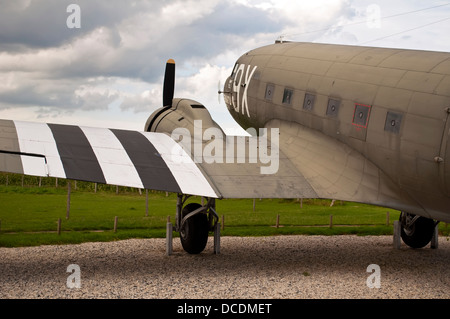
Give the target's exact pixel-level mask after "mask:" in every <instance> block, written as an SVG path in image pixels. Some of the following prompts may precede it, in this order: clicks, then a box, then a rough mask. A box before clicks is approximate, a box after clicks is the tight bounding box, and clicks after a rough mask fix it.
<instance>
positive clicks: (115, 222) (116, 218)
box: [114, 216, 118, 233]
mask: <svg viewBox="0 0 450 319" xmlns="http://www.w3.org/2000/svg"><path fill="white" fill-rule="evenodd" d="M117 221H118V217H117V216H115V217H114V232H115V233H117Z"/></svg>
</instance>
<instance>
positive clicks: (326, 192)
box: [0, 41, 450, 253]
mask: <svg viewBox="0 0 450 319" xmlns="http://www.w3.org/2000/svg"><path fill="white" fill-rule="evenodd" d="M174 81H175V63H174V61H173V60H169V61H168V62H167V64H166V73H165V79H164V87H163V89H164V92H163V107H162V108H160V109H159V110H157V111H155V112H154V113H153V114H152V115H151V116H150V117H149V119H148V120H147V122H146V124H145V127H144V130H143V131H144V132H135V131H127V130H117V129H105V128H91V127H83V126H73V125H59V124H44V123H29V122H21V121H14V120H1V121H0V170H1V171H5V172H14V173H23V174H28V175H36V176H53V177H61V178H67V179H71V180H83V181H91V182H97V183H107V184H115V185H122V186H132V187H139V188H145V189H155V190H162V191H168V192H174V193H177V194H178V203H177V217H176V219H177V220H176V230H177V231H179V232H180V238H181V242H182V245H183V248H184V249H185V250H186V251H187V252H189V253H200V252H201V251H203V249H204V248H205V245H206V242H207V238H208V232H209V231H211V230H212V229H213V228H214V226H215V225H216V224H217V220H218V218H217V214H216V212H215V209H214V208H215V199H220V198H329V199H336V200H345V201H354V202H361V203H368V204H373V205H379V206H384V207H390V208H393V209H397V210H400V211H401V212H402V213H401V215H400V222H401V226H402V231H401V233H402V238H403V241H404V242H405V243H406V244H407V245H409V246H411V247H414V248H419V247H423V246H425V245H426V244H427V243H428V242H430V240H431V237H432V234H433V230H434V228H435V226H436V224H437V222H438V221H445V222H450V139H449V134H450V120H449V114H450V53H444V52H428V51H417V50H404V49H386V48H374V47H362V46H346V45H330V44H317V43H294V42H280V41H277V42H275V43H274V44H272V45H268V46H264V47H261V48H257V49H254V50H251V51H249V52H247V53H245V54H244V55H242V56H241V57H240V58H239V59H238V61H237V62H236V64H235V67H234V68H233V72H232V74H231V75H230V76H229V77H228V79H227V80H226V82H225V85H224V88H223V91H219V93H223V95H224V100H225V103H226V106H227V108H228V110H229V111H230V112H231V114H232V116H233V117H234V119H235V120H236V121H237V122H238V123H239V124H240V125H241V126H242V127H243V128H244V129H249V130H248V132H251V133H252V134H253V135H254V136H248V137H232V136H226V135H225V134H224V133H223V131H222V130H221V128H220V127H219V125H217V123H216V122H215V121H213V119H212V118H211V116H210V114H209V112H208V110H207V109H206V108H205V107H204V106H203V105H202V104H201V103H199V102H196V101H193V100H189V99H182V98H175V99H174V98H173V94H174ZM269 143H270V144H269ZM192 195H198V196H203V197H205V198H207V202H206V204H204V205H201V204H199V203H198V204H197V203H190V204H187V205H185V204H186V199H187V198H188V197H189V196H192Z"/></svg>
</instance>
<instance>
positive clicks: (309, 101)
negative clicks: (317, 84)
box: [303, 93, 316, 111]
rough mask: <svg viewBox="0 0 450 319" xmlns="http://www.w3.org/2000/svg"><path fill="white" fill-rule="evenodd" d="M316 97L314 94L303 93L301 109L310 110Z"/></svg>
mask: <svg viewBox="0 0 450 319" xmlns="http://www.w3.org/2000/svg"><path fill="white" fill-rule="evenodd" d="M315 99H316V96H315V95H314V94H309V93H306V94H305V100H304V101H303V109H304V110H307V111H312V109H313V108H314V100H315Z"/></svg>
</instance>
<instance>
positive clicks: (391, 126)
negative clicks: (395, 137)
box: [384, 112, 403, 134]
mask: <svg viewBox="0 0 450 319" xmlns="http://www.w3.org/2000/svg"><path fill="white" fill-rule="evenodd" d="M402 117H403V115H402V114H400V113H394V112H387V115H386V123H385V124H384V130H385V131H387V132H392V133H395V134H398V133H400V125H401V124H402Z"/></svg>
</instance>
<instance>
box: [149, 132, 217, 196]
mask: <svg viewBox="0 0 450 319" xmlns="http://www.w3.org/2000/svg"><path fill="white" fill-rule="evenodd" d="M142 134H143V135H144V136H145V137H146V138H147V139H148V140H149V141H150V143H152V144H153V146H154V147H155V148H156V150H157V151H158V153H159V154H161V157H162V158H163V160H164V162H166V164H167V166H168V167H169V169H170V171H171V172H172V175H173V176H174V177H175V180H176V181H177V183H178V185H179V186H180V188H181V191H182V192H183V194H189V195H198V196H205V197H214V198H218V196H217V194H216V193H215V192H214V190H213V189H212V187H211V185H210V184H209V183H208V181H207V180H206V178H205V176H203V174H202V172H201V171H200V169H199V168H198V167H197V165H196V164H195V163H194V162H193V161H192V159H191V157H190V156H189V155H188V154H187V153H186V152H185V151H184V149H183V148H182V147H181V146H180V145H179V144H178V143H177V142H175V141H174V140H173V139H172V138H170V137H169V136H167V135H166V134H163V133H148V132H143V133H142Z"/></svg>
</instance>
